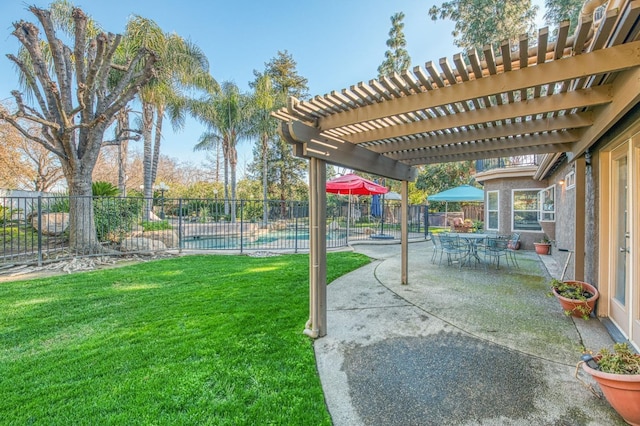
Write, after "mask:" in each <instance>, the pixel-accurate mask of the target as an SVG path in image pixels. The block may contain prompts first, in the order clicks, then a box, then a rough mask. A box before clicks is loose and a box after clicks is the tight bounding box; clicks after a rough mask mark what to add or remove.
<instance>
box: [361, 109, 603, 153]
mask: <svg viewBox="0 0 640 426" xmlns="http://www.w3.org/2000/svg"><path fill="white" fill-rule="evenodd" d="M592 124H593V114H592V113H590V112H584V113H577V114H571V115H561V116H556V117H552V118H544V119H538V120H529V121H520V122H516V123H510V124H504V125H496V126H492V127H483V128H481V129H478V128H476V129H467V130H461V131H459V132H451V133H446V134H439V135H433V136H417V137H414V138H412V139H409V140H398V141H392V142H387V143H385V144H379V145H371V146H367V149H369V150H370V151H373V152H377V153H383V154H384V153H389V152H397V151H406V150H412V149H419V148H428V147H432V146H440V145H450V144H457V143H462V142H472V141H483V140H487V139H496V138H507V137H510V136H518V135H526V134H535V133H543V132H553V131H558V130H563V129H579V128H583V127H587V126H590V125H592Z"/></svg>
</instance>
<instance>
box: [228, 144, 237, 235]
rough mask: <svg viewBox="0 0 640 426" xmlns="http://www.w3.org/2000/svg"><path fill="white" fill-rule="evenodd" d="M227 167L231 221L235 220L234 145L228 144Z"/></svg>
mask: <svg viewBox="0 0 640 426" xmlns="http://www.w3.org/2000/svg"><path fill="white" fill-rule="evenodd" d="M229 154H230V155H229V167H230V169H231V222H232V223H235V222H236V204H237V203H236V168H237V166H238V151H237V150H236V147H235V146H229Z"/></svg>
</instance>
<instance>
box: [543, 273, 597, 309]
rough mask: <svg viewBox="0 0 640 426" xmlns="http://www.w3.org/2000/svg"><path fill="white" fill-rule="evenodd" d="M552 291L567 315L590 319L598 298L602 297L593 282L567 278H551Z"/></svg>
mask: <svg viewBox="0 0 640 426" xmlns="http://www.w3.org/2000/svg"><path fill="white" fill-rule="evenodd" d="M551 292H552V294H553V295H554V296H555V297H556V299H558V302H560V306H562V309H563V310H564V313H565V315H567V316H569V315H572V316H574V317H578V318H583V319H589V316H590V315H591V312H592V311H593V309H594V307H595V305H596V300H598V297H600V292H598V289H597V288H595V287H594V286H592V285H591V284H588V283H585V282H582V281H575V280H567V281H560V280H557V279H553V280H551Z"/></svg>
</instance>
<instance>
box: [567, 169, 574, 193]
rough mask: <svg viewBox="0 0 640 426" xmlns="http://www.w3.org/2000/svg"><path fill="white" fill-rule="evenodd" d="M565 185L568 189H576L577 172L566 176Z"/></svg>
mask: <svg viewBox="0 0 640 426" xmlns="http://www.w3.org/2000/svg"><path fill="white" fill-rule="evenodd" d="M564 183H565V184H566V185H567V189H571V188H575V187H576V172H574V171H573V170H572V171H570V172H569V173H567V174H566V176H565V177H564Z"/></svg>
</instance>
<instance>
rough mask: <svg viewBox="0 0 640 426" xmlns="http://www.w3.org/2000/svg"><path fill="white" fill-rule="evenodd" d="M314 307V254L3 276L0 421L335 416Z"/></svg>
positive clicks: (340, 260)
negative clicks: (316, 342) (319, 359)
mask: <svg viewBox="0 0 640 426" xmlns="http://www.w3.org/2000/svg"><path fill="white" fill-rule="evenodd" d="M367 262H368V258H366V257H365V256H362V255H358V254H354V253H329V254H328V274H329V276H328V278H327V280H328V281H329V282H330V281H331V280H333V279H335V278H337V277H338V276H340V275H342V274H344V273H346V272H348V271H351V270H353V269H356V268H358V267H360V266H362V265H363V264H365V263H367ZM307 318H308V256H303V255H288V256H278V257H268V258H252V257H246V256H189V257H182V258H176V259H168V260H161V261H154V262H148V263H144V264H137V265H131V266H127V267H122V268H117V269H109V270H103V271H96V272H89V273H79V274H74V275H67V276H58V277H53V278H47V279H38V280H30V281H16V282H9V283H4V284H0V342H1V343H0V419H2V420H0V423H3V424H46V425H56V424H64V425H68V424H74V425H75V424H118V425H121V424H128V425H131V424H170V425H179V424H198V425H200V424H215V425H238V424H260V425H263V424H264V425H267V424H300V425H304V424H309V425H322V424H326V425H329V424H330V423H331V419H330V417H329V414H328V412H327V410H326V406H325V404H324V397H323V394H322V389H321V385H320V381H319V378H318V376H317V372H316V367H315V359H314V355H313V348H312V343H311V341H310V340H309V339H308V338H307V337H305V336H303V335H302V333H301V332H302V328H303V325H304V322H305V321H306V320H307Z"/></svg>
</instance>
